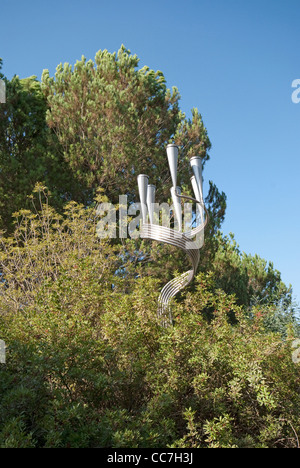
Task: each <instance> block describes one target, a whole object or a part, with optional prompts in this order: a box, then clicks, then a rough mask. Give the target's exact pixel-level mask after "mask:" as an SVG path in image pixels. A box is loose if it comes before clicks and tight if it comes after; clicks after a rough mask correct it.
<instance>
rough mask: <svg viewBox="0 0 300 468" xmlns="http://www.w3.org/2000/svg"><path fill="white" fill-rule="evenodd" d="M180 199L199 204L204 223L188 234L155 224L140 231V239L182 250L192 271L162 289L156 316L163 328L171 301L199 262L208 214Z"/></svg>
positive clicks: (185, 284) (170, 320)
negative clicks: (194, 238)
mask: <svg viewBox="0 0 300 468" xmlns="http://www.w3.org/2000/svg"><path fill="white" fill-rule="evenodd" d="M180 198H187V199H190V200H193V201H195V202H197V203H199V204H200V205H201V206H202V207H203V208H204V210H205V212H206V217H205V221H204V223H202V224H201V225H200V226H198V227H197V228H195V229H192V230H191V231H189V232H184V233H183V232H178V231H174V229H170V228H168V227H165V226H159V225H156V224H144V225H143V226H142V229H141V234H140V237H141V238H143V239H151V240H155V241H158V242H164V243H165V244H169V245H173V246H174V247H178V248H180V249H181V250H183V251H184V252H185V253H186V255H187V257H188V258H189V260H190V262H191V264H192V269H191V270H188V271H186V272H185V273H183V274H182V275H180V276H178V277H176V278H174V279H172V280H171V281H169V282H168V283H167V284H166V285H165V286H164V287H163V289H162V291H161V293H160V296H159V298H158V304H159V307H158V315H159V317H160V318H161V320H162V325H163V326H168V325H170V324H172V314H171V310H170V307H169V303H170V301H171V299H172V298H173V297H174V296H175V295H176V294H177V293H178V292H179V291H180V290H181V289H183V288H185V287H186V286H187V285H188V284H190V282H191V281H192V280H193V278H194V276H195V274H196V271H197V268H198V264H199V261H200V248H201V247H202V246H203V243H204V228H205V227H206V225H207V222H208V212H207V210H206V207H205V206H204V204H203V203H201V202H199V201H197V200H195V199H194V198H191V197H187V196H185V195H181V196H180ZM196 236H200V239H196V240H191V239H192V238H193V237H196Z"/></svg>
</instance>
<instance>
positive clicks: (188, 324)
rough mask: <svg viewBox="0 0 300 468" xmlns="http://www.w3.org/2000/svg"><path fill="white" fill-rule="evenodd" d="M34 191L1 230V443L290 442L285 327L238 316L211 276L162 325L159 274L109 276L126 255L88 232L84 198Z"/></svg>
mask: <svg viewBox="0 0 300 468" xmlns="http://www.w3.org/2000/svg"><path fill="white" fill-rule="evenodd" d="M44 192H45V189H44V188H43V187H41V186H38V187H37V195H38V196H39V197H40V199H41V202H42V205H41V207H40V208H39V210H37V211H36V212H30V211H25V210H23V211H21V212H20V213H19V214H18V216H17V215H16V219H17V223H16V227H15V233H14V236H12V237H10V238H7V237H2V246H1V257H0V264H1V268H2V271H3V272H4V276H3V278H2V283H1V291H0V292H1V294H0V311H1V315H0V336H1V339H3V340H4V341H5V342H6V344H7V359H6V365H1V367H0V446H1V447H3V448H6V447H35V448H41V447H45V448H59V447H63V448H67V447H72V448H73V447H74V448H76V447H78V448H88V447H90V448H92V447H116V448H118V447H129V448H134V447H162V448H164V447H187V448H197V447H201V448H209V447H210V448H215V447H220V448H228V447H238V448H245V447H248V448H260V447H264V448H273V447H274V448H275V447H277V448H293V447H296V446H297V443H298V442H297V436H296V435H297V434H299V431H300V426H299V409H300V408H299V405H300V397H299V383H300V381H299V377H300V375H299V366H298V365H297V364H295V363H294V362H293V361H292V345H291V343H292V340H293V338H294V336H293V335H291V334H289V335H288V336H287V337H286V339H285V340H283V339H282V337H281V335H280V334H278V333H274V332H271V331H270V330H268V329H266V328H265V326H264V321H263V320H262V319H261V317H260V316H259V314H258V313H255V314H254V313H253V314H252V315H251V316H249V315H247V314H246V313H245V310H244V308H243V307H242V306H240V305H238V304H237V303H236V300H235V298H234V296H232V295H228V294H226V293H225V292H224V291H223V290H221V289H218V288H217V286H216V284H215V281H214V279H213V275H212V273H210V274H207V273H201V274H199V275H198V277H197V280H196V287H195V289H194V291H191V292H190V293H188V294H187V295H186V296H185V297H184V298H183V300H182V302H180V303H178V304H174V305H173V310H174V316H175V324H174V327H172V328H168V329H164V328H161V327H160V324H159V321H158V318H157V315H156V309H157V295H158V293H157V292H156V291H157V286H158V285H157V280H154V279H153V278H149V277H140V278H139V279H135V280H134V281H133V280H131V278H130V277H129V278H128V277H126V276H125V277H124V276H122V275H121V276H118V275H116V274H115V272H116V271H117V270H118V266H119V265H120V264H121V263H122V261H123V253H124V252H123V251H122V248H121V247H117V246H115V245H113V244H110V243H109V242H108V241H104V240H99V239H98V238H97V237H96V236H95V225H96V222H97V218H96V216H95V214H94V211H93V208H89V209H86V208H84V207H83V206H81V205H79V204H77V203H74V202H72V203H70V204H69V205H68V206H67V207H66V209H65V212H64V215H63V216H62V215H59V214H57V213H56V212H55V211H54V210H53V208H51V207H49V205H48V204H47V202H46V201H45V202H43V193H44ZM39 197H38V198H39ZM101 197H102V196H101ZM101 199H103V198H98V200H101ZM33 273H34V274H33ZM233 317H234V321H233V320H232V319H233ZM233 323H234V325H233Z"/></svg>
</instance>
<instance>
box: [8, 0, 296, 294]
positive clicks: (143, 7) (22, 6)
mask: <svg viewBox="0 0 300 468" xmlns="http://www.w3.org/2000/svg"><path fill="white" fill-rule="evenodd" d="M299 20H300V2H299V0H259V1H258V0H251V1H250V0H248V1H246V0H185V1H178V0H172V1H170V0H159V1H158V0H152V1H149V2H143V1H141V0H139V1H138V0H128V1H126V2H124V1H119V0H111V1H110V2H108V1H102V0H98V1H96V0H72V1H71V0H60V1H57V0H52V1H51V2H48V1H46V0H26V2H25V1H24V0H22V1H21V0H14V1H11V0H0V24H1V27H0V31H1V35H0V37H1V39H0V57H2V58H3V60H4V67H3V70H2V71H3V72H4V74H5V75H6V76H7V77H8V78H11V77H12V76H13V75H14V74H17V75H19V76H20V77H21V78H23V77H26V76H31V75H36V76H37V77H38V79H40V78H41V74H42V71H43V69H45V68H46V69H49V71H50V74H51V75H53V74H54V72H55V69H56V66H57V65H58V64H59V63H61V62H62V63H64V62H68V63H71V64H74V63H75V62H76V60H77V59H80V58H81V56H82V55H84V56H85V57H87V59H90V58H91V59H93V58H94V56H95V54H96V52H97V51H98V50H99V49H108V50H109V51H110V52H114V51H117V50H118V49H119V48H120V46H121V44H124V45H125V46H126V47H127V48H128V49H130V50H131V52H132V53H135V54H137V55H138V57H139V58H140V66H143V65H148V66H149V67H150V68H152V69H154V70H161V71H162V72H163V73H164V75H165V78H166V80H167V86H168V87H170V88H171V87H172V86H177V87H178V89H179V92H180V94H181V109H182V110H183V111H184V112H186V114H187V117H190V116H191V109H192V108H193V107H197V108H198V109H199V111H200V113H201V114H202V117H203V120H204V123H205V125H206V127H207V130H208V135H209V137H210V140H211V142H212V150H211V152H210V156H211V159H210V161H209V162H208V163H207V165H206V168H205V171H204V179H205V180H204V190H205V189H206V188H207V184H208V181H209V180H213V181H214V182H215V183H216V185H217V186H218V188H219V189H220V190H223V191H224V192H225V193H226V195H227V201H228V209H227V215H226V221H225V223H224V224H223V228H222V230H223V232H224V233H225V234H227V233H229V232H233V233H234V235H235V239H236V241H237V242H238V244H239V246H240V249H241V250H242V251H245V252H246V253H250V254H255V253H257V254H258V255H260V256H261V257H263V258H265V259H266V260H268V261H269V260H270V261H272V262H273V263H274V266H275V268H276V269H278V270H279V271H280V272H281V274H282V279H283V280H284V282H285V283H287V284H292V286H293V290H294V296H295V299H296V300H297V301H298V302H300V277H299V264H300V247H299V238H300V219H299V201H300V184H299V175H300V158H299V156H300V103H299V104H295V103H293V102H292V99H291V96H292V92H293V91H294V90H293V88H292V82H293V80H295V79H300V52H299V43H300V28H299Z"/></svg>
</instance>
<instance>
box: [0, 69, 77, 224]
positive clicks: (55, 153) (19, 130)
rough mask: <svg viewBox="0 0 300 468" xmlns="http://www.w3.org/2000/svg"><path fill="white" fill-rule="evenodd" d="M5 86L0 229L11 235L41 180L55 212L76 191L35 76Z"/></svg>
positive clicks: (0, 124)
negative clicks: (17, 216)
mask: <svg viewBox="0 0 300 468" xmlns="http://www.w3.org/2000/svg"><path fill="white" fill-rule="evenodd" d="M5 82H6V90H7V99H6V104H1V106H0V228H4V229H6V230H7V231H9V232H11V231H12V218H11V216H12V213H14V212H15V211H18V210H20V209H22V208H30V201H29V200H28V198H27V197H28V195H30V194H31V192H32V190H33V189H34V186H35V184H36V183H37V182H40V183H44V184H47V186H48V187H49V189H50V190H51V192H52V198H51V203H52V204H53V206H55V207H56V208H59V207H61V206H62V203H63V201H65V200H66V199H67V197H68V193H70V191H71V190H72V191H73V193H74V195H76V194H78V189H77V192H76V190H75V188H74V187H75V185H74V182H73V178H72V174H71V173H70V171H69V169H68V167H67V165H66V164H65V162H64V160H63V158H62V156H61V154H60V152H59V146H58V142H57V139H56V137H55V136H54V134H53V132H51V131H50V129H49V127H48V126H47V124H46V109H47V107H46V100H45V97H44V96H43V94H42V92H41V84H40V83H39V82H38V80H37V79H36V77H35V76H32V77H30V78H26V79H22V80H21V79H20V78H19V77H18V76H14V77H13V78H12V80H11V81H9V80H7V79H5ZM71 187H72V189H71ZM77 198H78V195H77ZM79 201H80V200H79ZM1 218H2V221H1Z"/></svg>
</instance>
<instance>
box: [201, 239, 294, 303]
mask: <svg viewBox="0 0 300 468" xmlns="http://www.w3.org/2000/svg"><path fill="white" fill-rule="evenodd" d="M213 242H215V244H216V247H217V248H216V251H215V255H214V257H213V259H212V261H211V263H210V266H209V267H208V268H207V269H209V270H210V271H211V272H213V274H214V278H215V281H216V285H217V286H218V287H219V288H222V289H223V290H224V291H225V292H227V293H229V294H232V293H234V294H235V296H236V300H237V303H238V304H241V305H245V306H247V307H249V308H251V307H252V306H255V305H257V304H259V305H260V306H263V305H273V306H276V307H282V308H283V309H284V310H286V309H287V308H288V307H290V306H291V303H292V289H291V286H290V287H287V286H286V285H285V284H284V283H283V281H282V280H281V275H280V272H279V271H278V270H275V269H274V265H273V263H272V262H269V263H268V262H267V261H266V260H264V259H262V258H261V257H259V256H258V255H254V256H253V255H249V254H246V253H245V252H241V251H240V249H239V246H238V245H237V243H236V241H235V239H234V236H233V234H230V236H224V235H223V234H222V233H220V232H219V233H218V234H217V235H216V236H214V238H213ZM207 269H206V270H207Z"/></svg>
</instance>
